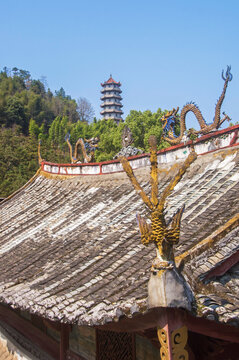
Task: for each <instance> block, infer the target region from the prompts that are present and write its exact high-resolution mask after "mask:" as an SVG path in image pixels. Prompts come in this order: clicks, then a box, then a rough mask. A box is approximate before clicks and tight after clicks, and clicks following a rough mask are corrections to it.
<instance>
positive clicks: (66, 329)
mask: <svg viewBox="0 0 239 360" xmlns="http://www.w3.org/2000/svg"><path fill="white" fill-rule="evenodd" d="M69 334H70V325H68V324H61V342H60V360H67V351H68V349H69Z"/></svg>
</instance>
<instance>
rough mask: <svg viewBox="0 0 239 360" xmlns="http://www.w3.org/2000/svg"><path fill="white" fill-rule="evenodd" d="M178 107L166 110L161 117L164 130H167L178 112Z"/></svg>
mask: <svg viewBox="0 0 239 360" xmlns="http://www.w3.org/2000/svg"><path fill="white" fill-rule="evenodd" d="M178 110H179V107H177V109H174V108H173V110H171V111H168V112H167V113H166V114H165V115H163V117H162V118H161V121H162V126H163V130H164V131H168V130H169V128H170V126H171V125H172V124H173V123H174V122H175V117H176V115H177V113H178Z"/></svg>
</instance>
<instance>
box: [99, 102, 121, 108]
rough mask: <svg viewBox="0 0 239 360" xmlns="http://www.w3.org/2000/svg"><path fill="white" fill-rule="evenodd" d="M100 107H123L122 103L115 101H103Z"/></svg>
mask: <svg viewBox="0 0 239 360" xmlns="http://www.w3.org/2000/svg"><path fill="white" fill-rule="evenodd" d="M100 106H101V107H105V106H119V107H123V105H122V104H119V103H117V102H107V103H106V102H104V103H103V104H101V105H100Z"/></svg>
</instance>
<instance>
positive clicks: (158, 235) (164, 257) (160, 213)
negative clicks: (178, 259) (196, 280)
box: [120, 135, 197, 310]
mask: <svg viewBox="0 0 239 360" xmlns="http://www.w3.org/2000/svg"><path fill="white" fill-rule="evenodd" d="M149 143H150V163H151V173H150V177H151V198H149V197H148V196H147V195H146V193H145V191H144V190H143V188H142V187H141V185H140V184H139V183H138V181H137V179H136V177H135V175H134V172H133V169H132V167H131V165H130V163H129V162H128V160H127V159H126V158H125V157H121V158H120V161H121V164H122V166H123V169H124V171H125V172H126V174H127V176H128V177H129V179H130V181H131V183H132V185H133V186H134V188H135V190H136V192H137V193H138V194H139V195H140V196H141V198H142V200H143V202H144V203H145V205H146V206H147V207H148V209H149V210H150V217H151V223H150V224H149V223H148V222H146V221H145V219H143V218H142V217H141V216H140V215H137V221H138V225H139V229H140V233H141V241H142V243H143V245H145V246H147V245H148V244H149V243H151V242H153V243H154V244H155V246H156V258H155V259H154V260H153V263H152V267H151V276H150V280H149V284H148V303H149V307H150V308H152V307H182V308H186V309H188V310H191V308H192V303H193V295H192V293H191V291H190V289H189V287H188V285H187V283H186V281H185V279H184V278H183V276H182V275H181V274H180V270H179V269H178V268H176V265H175V260H174V252H173V246H174V245H176V244H177V243H178V242H179V235H180V224H181V218H182V214H183V211H184V206H182V207H181V209H179V210H178V211H177V212H176V213H175V214H174V216H173V217H172V218H171V219H170V221H168V222H166V219H165V203H166V199H167V197H168V196H169V195H170V194H171V193H172V191H173V189H174V188H175V186H176V185H177V184H178V183H179V181H180V180H181V179H182V177H183V175H184V174H185V172H186V170H187V169H188V168H189V167H190V165H191V164H192V163H193V162H194V161H195V160H196V158H197V154H196V153H195V151H194V149H192V151H191V153H190V154H189V156H188V157H187V159H186V160H185V161H184V163H183V165H182V166H181V167H180V169H179V170H178V172H177V174H176V175H175V176H174V177H173V179H172V180H171V181H170V182H169V184H168V185H167V186H166V188H165V189H164V190H163V192H162V193H161V195H160V196H159V190H158V185H159V182H158V161H157V140H156V137H155V136H154V135H151V136H150V138H149Z"/></svg>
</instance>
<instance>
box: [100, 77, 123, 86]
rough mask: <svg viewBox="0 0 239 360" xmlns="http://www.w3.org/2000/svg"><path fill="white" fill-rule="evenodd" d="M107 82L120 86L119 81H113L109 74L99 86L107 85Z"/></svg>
mask: <svg viewBox="0 0 239 360" xmlns="http://www.w3.org/2000/svg"><path fill="white" fill-rule="evenodd" d="M109 84H116V85H119V86H121V83H120V82H117V81H115V80H114V79H113V78H112V76H111V75H110V77H109V79H108V80H107V81H105V82H103V83H101V86H106V85H109Z"/></svg>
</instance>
